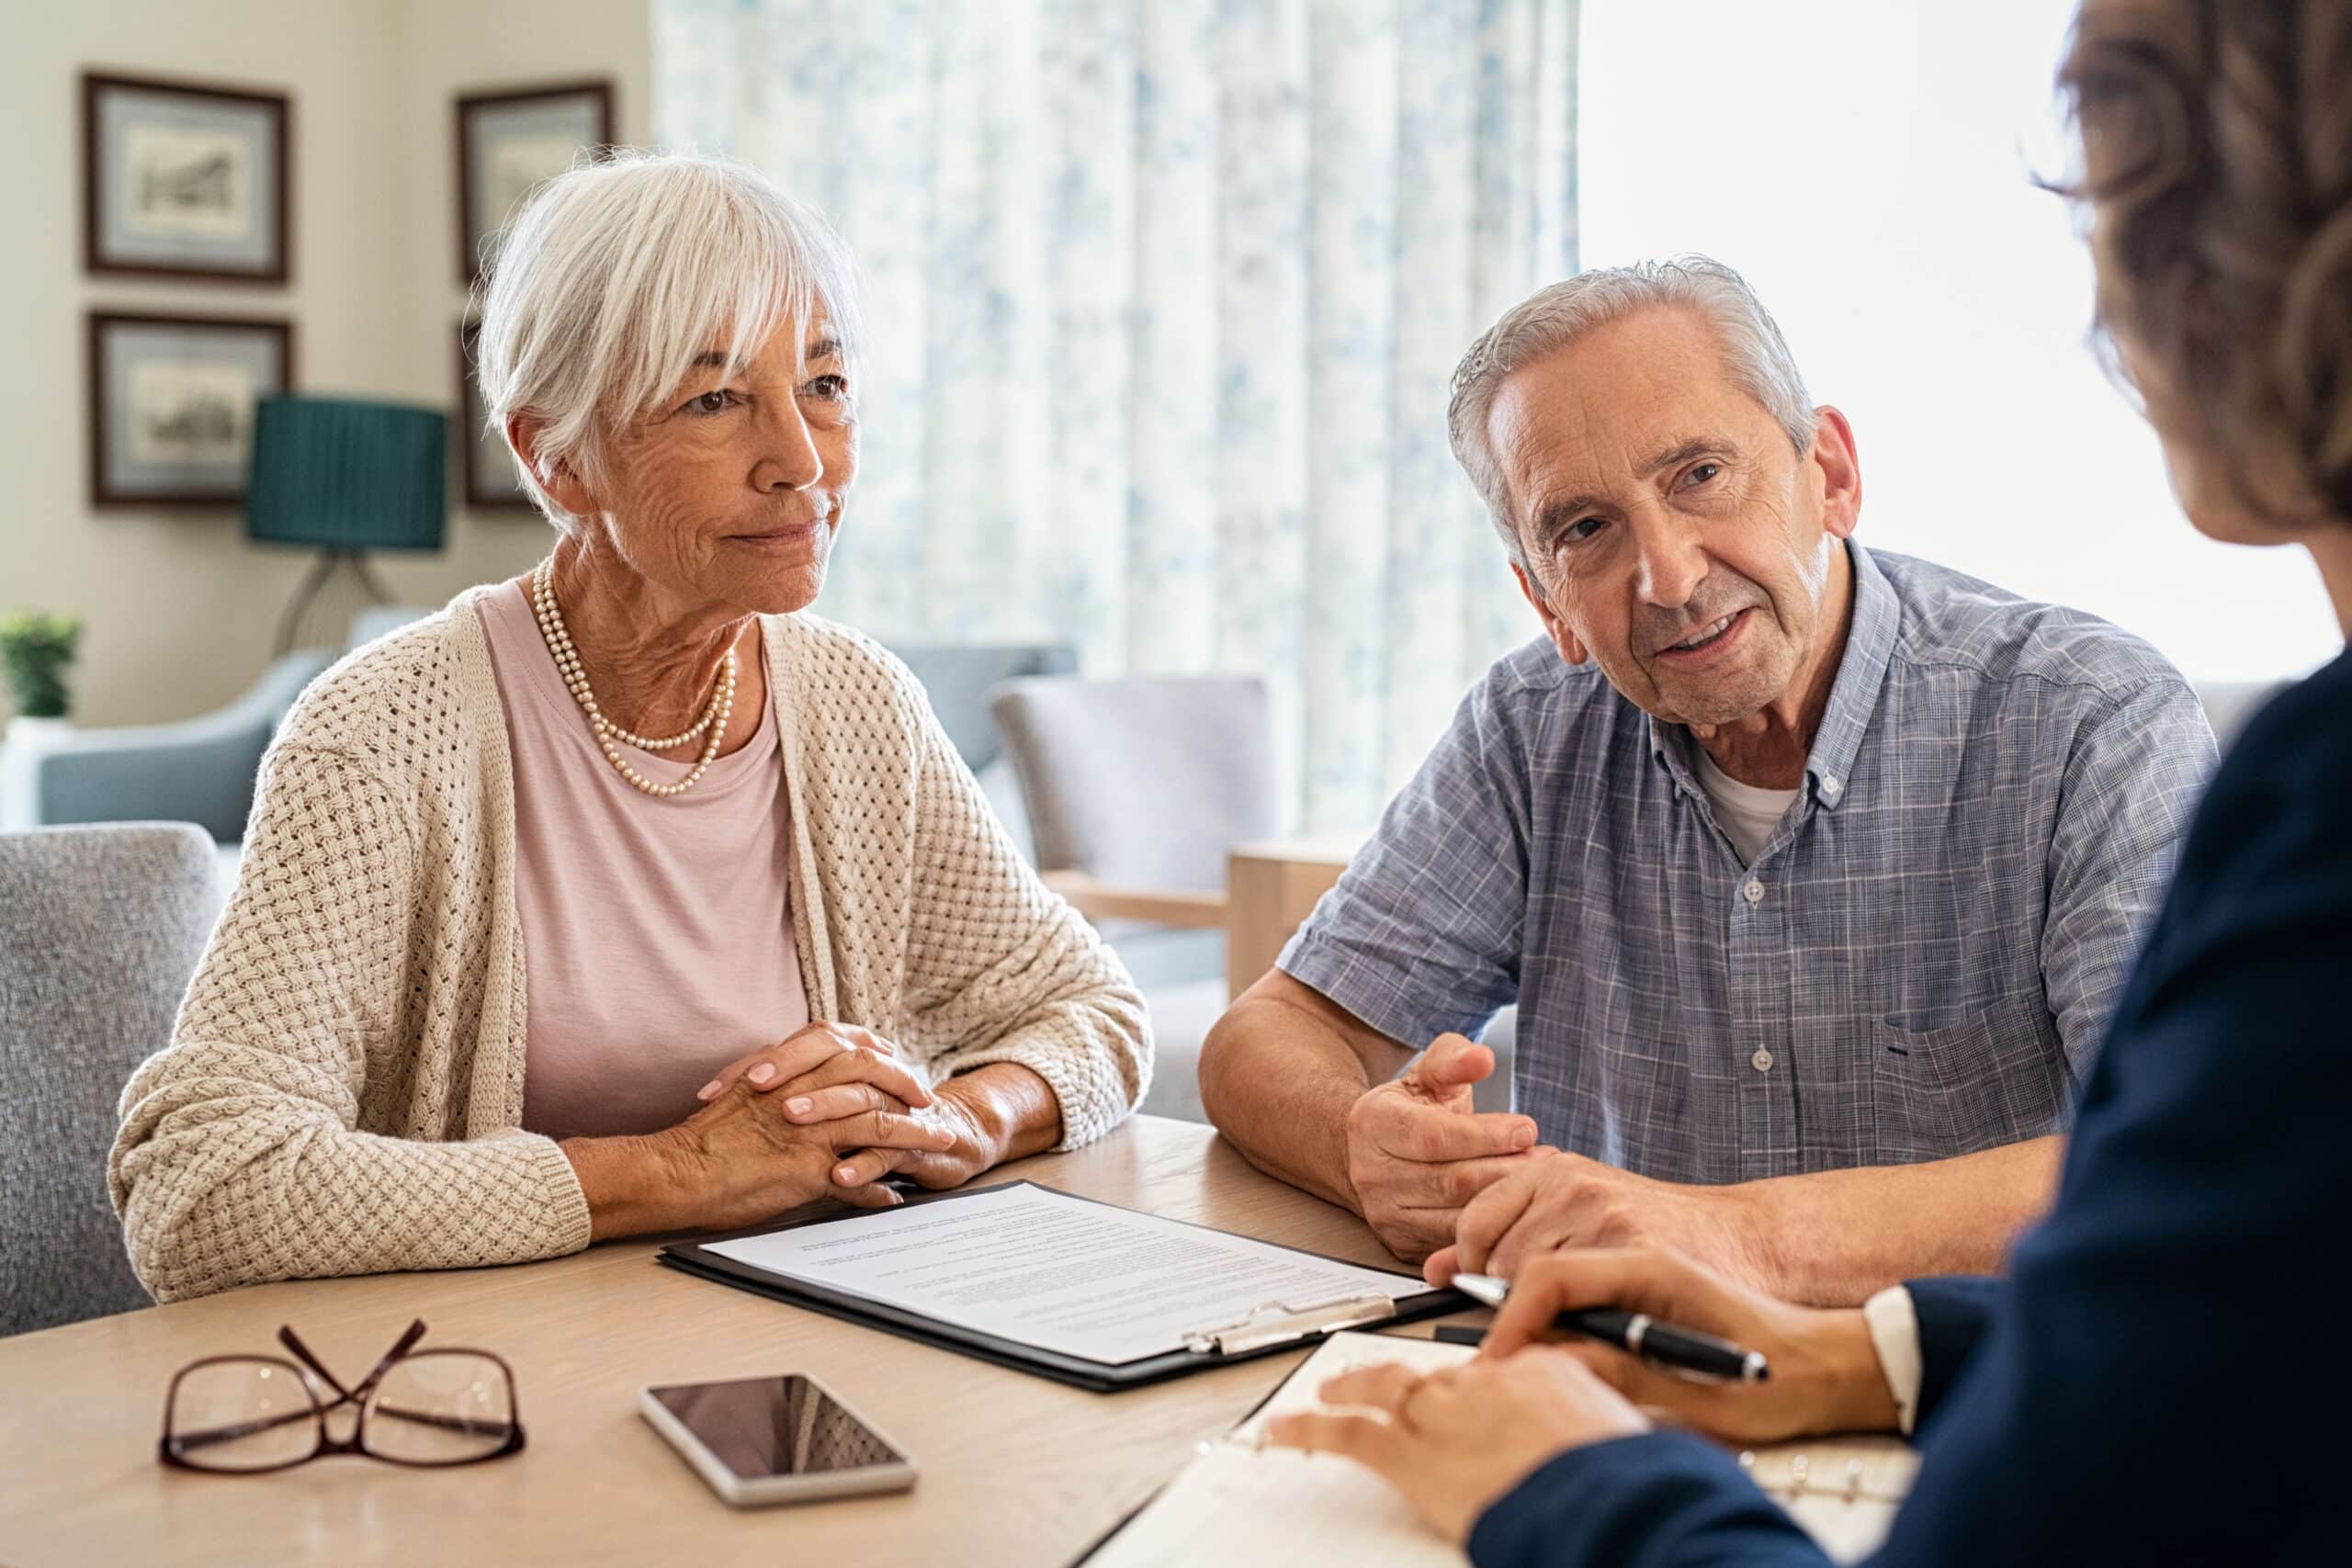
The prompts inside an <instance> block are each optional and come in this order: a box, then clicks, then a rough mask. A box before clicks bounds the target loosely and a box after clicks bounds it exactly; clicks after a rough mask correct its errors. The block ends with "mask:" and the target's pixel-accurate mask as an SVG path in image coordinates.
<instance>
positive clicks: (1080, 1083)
mask: <svg viewBox="0 0 2352 1568" xmlns="http://www.w3.org/2000/svg"><path fill="white" fill-rule="evenodd" d="M483 592H486V591H485V590H482V589H474V590H470V591H469V592H466V593H463V594H460V595H459V596H458V598H457V599H456V600H454V601H453V602H451V604H449V606H448V607H447V609H445V610H443V611H441V612H440V613H439V614H438V615H433V616H430V617H428V618H426V619H425V620H423V621H420V622H417V623H414V624H413V625H411V626H405V627H403V628H401V630H399V631H397V632H394V633H393V634H391V635H390V637H386V638H384V639H382V640H380V641H379V642H376V643H373V644H371V645H369V646H368V647H367V648H365V649H361V650H360V651H358V652H356V653H355V654H353V655H352V656H351V657H349V658H348V659H346V660H344V661H343V662H342V663H341V664H339V665H337V666H336V667H335V668H334V670H332V671H329V672H328V673H326V674H325V675H323V676H322V677H320V679H319V680H318V681H316V682H313V683H312V685H311V688H310V690H309V691H307V692H305V693H304V694H303V695H302V698H301V700H300V702H299V703H298V704H297V705H295V708H294V711H293V712H292V713H291V714H290V715H289V716H288V718H287V721H286V724H285V726H284V728H282V729H281V730H280V731H279V733H278V736H277V740H276V742H275V743H274V744H272V746H271V747H270V749H269V753H268V755H267V756H266V758H264V759H263V761H262V767H261V780H260V788H259V791H258V793H257V795H256V796H255V799H254V815H253V819H252V822H251V824H250V826H249V827H248V829H247V832H246V839H245V855H244V864H243V871H242V873H241V874H240V875H239V877H238V880H237V889H236V893H235V895H234V896H233V897H232V899H231V900H230V903H229V907H228V909H227V911H226V912H225V913H224V914H223V915H222V916H221V919H220V926H219V928H218V929H217V930H215V931H214V932H213V933H212V940H211V942H210V944H209V946H208V947H207V949H206V951H205V954H204V960H203V963H202V964H200V965H199V966H198V970H197V974H196V978H195V980H194V982H193V983H192V984H191V986H190V987H189V989H188V994H187V1000H186V1001H185V1002H183V1003H182V1004H181V1008H180V1013H179V1020H178V1022H177V1024H176V1025H175V1028H174V1030H173V1032H172V1043H171V1044H170V1046H169V1048H168V1049H166V1050H164V1051H163V1052H162V1053H160V1054H159V1055H155V1056H153V1057H151V1058H150V1059H149V1060H148V1061H147V1062H146V1063H145V1064H144V1065H143V1066H141V1067H140V1069H139V1071H138V1072H137V1073H136V1074H135V1075H133V1077H131V1080H130V1085H129V1086H128V1087H127V1088H126V1089H124V1090H123V1095H122V1107H121V1115H122V1127H121V1131H120V1132H119V1134H117V1136H116V1139H115V1145H114V1152H113V1156H112V1157H111V1159H110V1160H109V1162H108V1175H109V1179H110V1182H111V1186H112V1190H113V1195H114V1203H115V1209H116V1211H117V1213H119V1214H120V1215H121V1216H122V1223H123V1231H124V1235H125V1237H126V1239H127V1241H128V1244H129V1247H130V1259H131V1264H132V1266H133V1267H134V1268H135V1269H137V1270H138V1273H139V1278H140V1279H141V1281H143V1282H144V1283H145V1284H146V1286H147V1288H148V1289H149V1290H150V1291H152V1292H154V1294H155V1296H156V1298H157V1299H158V1300H160V1301H175V1300H178V1299H181V1298H183V1297H188V1296H199V1295H203V1294H206V1293H208V1292H213V1291H220V1290H226V1289H228V1288H229V1287H231V1286H233V1285H249V1284H254V1283H256V1282H259V1281H262V1280H284V1279H293V1278H305V1277H317V1276H323V1275H339V1274H364V1273H373V1272H377V1271H379V1270H384V1269H454V1268H469V1267H473V1266H476V1265H481V1264H491V1263H515V1262H521V1261H524V1260H526V1259H529V1258H549V1257H554V1256H556V1255H558V1254H561V1253H566V1252H571V1251H576V1250H577V1249H579V1248H581V1247H585V1246H586V1245H587V1244H588V1207H587V1203H586V1201H585V1200H584V1199H583V1197H582V1193H581V1190H580V1183H579V1181H578V1180H577V1179H575V1178H574V1177H573V1175H572V1172H571V1162H570V1161H568V1160H566V1159H565V1158H564V1156H563V1154H562V1152H561V1151H560V1150H559V1149H558V1148H557V1147H556V1145H555V1144H554V1143H553V1142H552V1141H551V1140H549V1139H547V1138H543V1137H540V1136H537V1134H529V1133H525V1132H523V1131H522V1130H521V1127H520V1122H521V1120H522V1112H523V1063H524V1018H523V1004H524V986H523V936H522V932H521V931H519V930H518V929H517V923H516V919H515V792H514V786H513V780H512V778H511V776H510V766H511V763H510V756H511V753H510V751H509V749H508V745H507V739H506V725H505V718H504V715H503V711H502V710H501V708H500V705H499V698H498V687H497V684H496V682H495V680H494V679H493V677H492V667H491V661H490V651H489V647H488V644H487V643H486V642H485V640H484V638H483V634H482V629H481V617H480V615H479V614H478V613H477V611H476V608H475V605H476V601H477V600H478V599H479V598H480V597H481V594H482V593H483ZM763 630H764V633H765V636H766V638H767V654H768V670H769V671H770V674H771V677H772V678H771V680H770V681H769V684H768V689H769V692H770V694H771V700H772V701H773V702H774V703H775V712H776V718H777V721H778V728H779V729H780V731H781V733H782V735H783V738H784V758H785V763H784V772H785V788H786V793H787V794H788V795H789V797H790V802H791V826H792V861H791V880H792V897H791V903H792V914H793V925H794V930H795V932H796V934H797V938H798V946H799V954H800V966H801V979H802V983H803V984H804V986H805V987H807V991H808V996H809V1007H810V1011H811V1015H812V1016H813V1017H816V1018H820V1019H830V1020H836V1021H844V1022H851V1023H857V1024H862V1025H864V1026H865V1027H866V1028H868V1029H872V1030H874V1031H875V1032H877V1033H879V1034H881V1035H883V1036H884V1037H885V1038H887V1039H889V1040H891V1041H894V1042H896V1043H897V1044H898V1046H899V1050H900V1052H901V1053H902V1054H903V1055H906V1056H908V1057H909V1058H910V1059H912V1060H914V1061H917V1062H920V1063H921V1064H922V1066H923V1067H924V1068H925V1069H926V1070H927V1071H928V1072H929V1074H930V1075H931V1077H933V1080H934V1081H936V1080H937V1079H939V1078H943V1077H947V1076H948V1075H950V1074H954V1073H959V1072H965V1071H968V1070H970V1069H971V1068H974V1067H978V1066H982V1065H983V1064H986V1063H989V1062H1018V1063H1020V1064H1021V1065H1022V1066H1026V1067H1029V1068H1031V1069H1033V1070H1034V1071H1035V1072H1036V1073H1037V1075H1038V1076H1039V1077H1043V1078H1044V1079H1045V1080H1046V1082H1047V1083H1048V1084H1050V1085H1052V1086H1053V1090H1054V1093H1055V1096H1056V1097H1057V1099H1058V1100H1060V1102H1061V1116H1062V1133H1063V1142H1062V1145H1061V1146H1062V1147H1065V1148H1069V1147H1073V1146H1075V1145H1080V1144H1083V1143H1086V1142H1088V1141H1089V1140H1091V1139H1093V1138H1098V1137H1100V1136H1102V1135H1103V1134H1104V1133H1106V1132H1108V1131H1109V1130H1110V1129H1111V1128H1113V1127H1114V1126H1116V1125H1118V1123H1119V1122H1120V1121H1121V1120H1122V1119H1123V1118H1125V1116H1126V1114H1127V1112H1128V1111H1131V1110H1132V1109H1133V1108H1134V1107H1135V1105H1136V1101H1138V1100H1141V1099H1142V1098H1143V1092H1144V1089H1145V1087H1146V1085H1147V1083H1148V1079H1149V1077H1150V1071H1151V1050H1150V1042H1149V1036H1148V1032H1147V1029H1146V1025H1145V1022H1144V1014H1143V1002H1142V998H1140V997H1138V996H1137V995H1136V991H1135V988H1134V987H1133V985H1132V984H1130V982H1129V981H1128V978H1127V976H1126V973H1125V970H1124V969H1123V968H1121V967H1120V964H1119V962H1118V960H1117V959H1116V958H1114V957H1113V956H1112V954H1111V953H1110V951H1109V950H1108V949H1107V948H1105V947H1104V946H1103V943H1102V942H1101V941H1100V940H1098V939H1097V937H1096V936H1095V934H1094V932H1093V931H1092V929H1091V928H1090V927H1089V926H1088V925H1087V924H1086V923H1085V921H1083V920H1082V919H1080V918H1079V917H1078V915H1077V914H1076V913H1074V912H1073V911H1072V910H1071V909H1070V908H1069V906H1068V905H1067V904H1065V903H1063V902H1062V901H1061V900H1060V899H1058V898H1057V897H1055V896H1054V895H1053V894H1051V893H1049V892H1047V891H1046V888H1045V886H1044V885H1043V884H1041V883H1040V882H1039V881H1038V880H1037V878H1036V876H1035V874H1033V873H1032V872H1031V871H1030V870H1029V869H1028V867H1027V866H1026V865H1025V864H1024V863H1023V861H1022V859H1021V857H1020V855H1019V853H1018V852H1016V851H1015V850H1014V848H1013V847H1012V843H1011V841H1010V840H1007V839H1006V837H1005V835H1004V833H1003V831H1002V829H1000V828H999V827H998V826H997V823H996V820H995V818H993V817H992V816H991V815H990V813H989V807H988V806H987V804H986V802H985V800H984V799H983V797H982V796H981V794H980V792H979V789H978V785H976V784H974V783H973V780H972V776H971V774H970V773H967V772H966V771H965V769H964V766H963V764H962V762H961V761H959V760H958V759H957V757H956V752H955V750H953V749H952V748H951V747H950V746H949V744H948V742H947V739H946V737H945V735H944V733H943V732H942V731H941V729H940V727H939V723H938V720H937V719H936V718H934V717H933V715H932V712H931V708H930V705H929V704H928V703H927V702H926V701H925V699H924V697H923V694H922V688H921V687H920V686H919V685H917V684H916V682H915V681H914V678H913V676H912V675H910V673H909V672H908V671H907V669H906V667H905V666H904V665H902V664H900V663H899V661H898V660H895V659H893V658H892V657H891V656H890V655H888V653H885V652H884V651H882V649H879V648H877V647H876V645H875V644H874V643H872V642H870V641H868V640H867V639H866V638H865V637H860V636H859V635H857V634H856V633H854V632H852V631H848V630H846V629H844V628H842V627H840V626H833V625H831V624H830V623H828V622H825V621H822V620H820V619H817V618H816V617H814V616H811V615H786V616H780V617H770V618H768V619H767V620H766V621H765V623H764V626H763Z"/></svg>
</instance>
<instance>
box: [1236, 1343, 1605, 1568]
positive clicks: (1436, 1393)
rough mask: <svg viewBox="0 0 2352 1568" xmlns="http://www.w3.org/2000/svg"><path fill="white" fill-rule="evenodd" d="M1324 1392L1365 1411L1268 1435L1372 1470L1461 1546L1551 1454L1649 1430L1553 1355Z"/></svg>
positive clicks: (1272, 1427) (1317, 1418)
mask: <svg viewBox="0 0 2352 1568" xmlns="http://www.w3.org/2000/svg"><path fill="white" fill-rule="evenodd" d="M1321 1392H1322V1396H1323V1401H1324V1403H1325V1404H1340V1405H1356V1406H1361V1407H1363V1408H1361V1409H1356V1410H1344V1411H1334V1412H1330V1413H1328V1414H1327V1413H1320V1412H1316V1413H1302V1414H1299V1415H1295V1416H1277V1417H1276V1418H1275V1419H1274V1420H1272V1422H1270V1423H1268V1424H1267V1427H1266V1436H1267V1438H1269V1439H1270V1440H1272V1442H1275V1443H1278V1444H1280V1445H1282V1446H1283V1447H1284V1448H1293V1449H1303V1450H1306V1451H1307V1452H1310V1453H1333V1454H1344V1455H1346V1456H1347V1457H1348V1458H1350V1459H1351V1460H1354V1461H1357V1462H1358V1463H1360V1464H1363V1465H1366V1466H1368V1467H1370V1468H1371V1469H1372V1470H1374V1471H1375V1472H1378V1473H1379V1474H1380V1475H1381V1476H1382V1477H1383V1478H1384V1479H1385V1480H1386V1481H1387V1482H1388V1483H1389V1484H1390V1485H1392V1486H1394V1487H1396V1488H1397V1490H1398V1491H1399V1492H1401V1493H1403V1494H1404V1495H1405V1500H1406V1501H1407V1502H1408V1503H1410V1504H1412V1506H1413V1508H1414V1511H1415V1512H1417V1513H1419V1515H1420V1516H1421V1517H1422V1518H1423V1519H1425V1520H1427V1521H1428V1523H1429V1525H1430V1529H1434V1530H1436V1531H1437V1533H1438V1534H1439V1535H1441V1536H1443V1537H1444V1538H1445V1539H1446V1540H1450V1541H1456V1542H1460V1541H1465V1540H1468V1539H1469V1537H1470V1529H1471V1527H1472V1526H1473V1525H1475V1524H1476V1523H1477V1522H1478V1516H1479V1515H1481V1514H1483V1513H1485V1512H1486V1511H1487V1508H1488V1507H1489V1506H1492V1505H1493V1504H1494V1502H1495V1501H1496V1500H1497V1499H1498V1498H1499V1497H1501V1496H1502V1495H1503V1494H1504V1493H1506V1492H1509V1491H1510V1489H1511V1488H1512V1487H1514V1486H1516V1485H1518V1484H1519V1483H1520V1482H1521V1481H1522V1480H1524V1479H1525V1478H1526V1477H1527V1476H1528V1475H1529V1474H1530V1473H1532V1472H1533V1471H1534V1470H1536V1468H1537V1467H1539V1466H1540V1465H1542V1464H1543V1463H1544V1461H1546V1460H1548V1459H1550V1458H1552V1456H1553V1455H1555V1454H1557V1453H1560V1452H1563V1451H1565V1450H1568V1449H1573V1448H1581V1447H1583V1446H1584V1445H1586V1444H1588V1443H1597V1442H1602V1441H1605V1440H1607V1439H1609V1438H1625V1437H1632V1436H1633V1435H1634V1434H1635V1433H1638V1432H1644V1431H1647V1430H1648V1429H1649V1423H1648V1422H1647V1421H1645V1420H1644V1419H1643V1418H1642V1415H1641V1412H1639V1411H1638V1410H1635V1409H1634V1407H1633V1406H1632V1405H1631V1404H1627V1403H1626V1402H1625V1399H1624V1396H1623V1395H1622V1394H1620V1393H1618V1392H1617V1391H1616V1390H1615V1389H1613V1388H1611V1387H1610V1386H1609V1385H1608V1384H1607V1383H1605V1382H1601V1381H1600V1379H1599V1378H1597V1377H1595V1376H1594V1375H1593V1374H1592V1372H1591V1371H1590V1370H1589V1369H1588V1368H1587V1367H1586V1366H1585V1364H1584V1363H1583V1362H1582V1361H1579V1360H1578V1359H1576V1358H1575V1357H1574V1356H1571V1355H1569V1354H1567V1353H1566V1351H1563V1350H1555V1349H1551V1348H1534V1349H1529V1350H1526V1351H1523V1352H1522V1353H1521V1354H1520V1355H1517V1356H1513V1357H1512V1358H1510V1359H1509V1360H1499V1359H1494V1358H1491V1357H1482V1358H1481V1359H1477V1360H1475V1361H1467V1362H1464V1363H1463V1364H1462V1365H1460V1366H1457V1367H1447V1368H1443V1369H1442V1370H1440V1371H1434V1372H1430V1373H1429V1374H1428V1375H1426V1376H1423V1375H1421V1374H1419V1373H1417V1372H1415V1371H1413V1370H1412V1369H1411V1368H1409V1367H1403V1366H1398V1365H1397V1364H1395V1363H1393V1362H1392V1363H1389V1364H1387V1365H1385V1366H1377V1367H1362V1368H1359V1369H1357V1370H1356V1371H1351V1372H1347V1373H1343V1374H1342V1375H1340V1376H1339V1377H1336V1378H1333V1379H1332V1380H1331V1381H1330V1382H1327V1383H1325V1384H1324V1385H1323V1388H1322V1391H1321Z"/></svg>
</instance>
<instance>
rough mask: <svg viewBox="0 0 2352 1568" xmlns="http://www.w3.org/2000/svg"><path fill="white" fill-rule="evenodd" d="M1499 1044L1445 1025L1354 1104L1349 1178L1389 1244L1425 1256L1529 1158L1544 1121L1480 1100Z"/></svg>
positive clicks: (1415, 1257)
mask: <svg viewBox="0 0 2352 1568" xmlns="http://www.w3.org/2000/svg"><path fill="white" fill-rule="evenodd" d="M1494 1070H1495V1054H1494V1053H1493V1052H1491V1051H1489V1050H1487V1048H1486V1047H1485V1046H1484V1045H1475V1044H1473V1043H1470V1042H1469V1041H1468V1040H1465V1039H1464V1038H1463V1037H1462V1036H1461V1035H1459V1034H1441V1035H1439V1036H1438V1038H1437V1040H1436V1042H1435V1043H1432V1044H1431V1045H1430V1048H1429V1049H1428V1050H1427V1051H1424V1052H1422V1053H1421V1055H1419V1057H1418V1058H1417V1059H1416V1060H1415V1061H1414V1063H1413V1065H1412V1066H1409V1067H1408V1068H1407V1069H1406V1070H1405V1071H1404V1073H1403V1074H1401V1075H1400V1076H1398V1077H1396V1078H1394V1079H1392V1080H1390V1081H1389V1082H1387V1083H1385V1084H1381V1085H1379V1086H1378V1087H1377V1088H1374V1089H1366V1090H1365V1091H1364V1093H1363V1095H1362V1096H1361V1097H1360V1098H1359V1099H1358V1100H1356V1102H1355V1104H1354V1105H1352V1106H1351V1107H1350V1108H1349V1111H1348V1128H1347V1135H1348V1184H1349V1186H1350V1187H1351V1188H1352V1189H1353V1190H1354V1192H1355V1196H1356V1212H1357V1213H1360V1214H1362V1215H1363V1217H1364V1220H1365V1222H1366V1223H1367V1224H1370V1225H1371V1226H1372V1228H1373V1231H1374V1234H1375V1235H1378V1236H1379V1237H1380V1239H1381V1241H1382V1243H1383V1244H1385V1246H1386V1247H1387V1248H1388V1250H1389V1251H1391V1252H1394V1253H1395V1254H1396V1255H1397V1257H1399V1258H1404V1259H1405V1260H1406V1261H1407V1262H1418V1261H1419V1260H1420V1259H1421V1258H1426V1257H1427V1256H1429V1254H1430V1251H1431V1250H1432V1249H1433V1248H1436V1247H1442V1246H1444V1245H1445V1244H1446V1243H1447V1242H1450V1241H1452V1240H1453V1235H1454V1224H1455V1221H1456V1219H1457V1218H1458V1217H1459V1216H1460V1214H1461V1213H1462V1211H1463V1206H1464V1204H1466V1203H1468V1202H1469V1201H1471V1200H1472V1199H1473V1198H1476V1196H1477V1195H1478V1194H1479V1193H1480V1192H1482V1191H1484V1190H1486V1189H1487V1187H1489V1186H1490V1185H1492V1184H1493V1183H1495V1182H1497V1181H1499V1180H1501V1179H1503V1178H1504V1177H1506V1176H1508V1175H1510V1173H1511V1172H1513V1171H1515V1170H1519V1169H1521V1168H1523V1167H1525V1166H1526V1164H1527V1163H1528V1157H1529V1151H1530V1150H1532V1148H1534V1146H1535V1123H1534V1122H1532V1121H1530V1120H1529V1119H1528V1118H1526V1117H1524V1116H1513V1115H1501V1114H1495V1113H1481V1112H1479V1111H1476V1110H1474V1109H1473V1108H1472V1105H1471V1098H1470V1090H1471V1086H1472V1085H1473V1084H1476V1083H1477V1082H1478V1081H1479V1080H1480V1079H1482V1078H1484V1077H1487V1076H1488V1075H1489V1074H1491V1073H1492V1072H1493V1071H1494Z"/></svg>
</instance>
